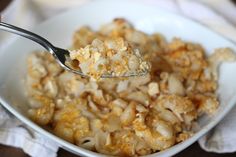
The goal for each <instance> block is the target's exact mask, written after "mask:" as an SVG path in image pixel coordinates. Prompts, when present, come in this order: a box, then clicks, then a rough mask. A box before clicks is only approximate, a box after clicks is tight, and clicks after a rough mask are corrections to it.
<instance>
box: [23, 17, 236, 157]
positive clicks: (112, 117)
mask: <svg viewBox="0 0 236 157" xmlns="http://www.w3.org/2000/svg"><path fill="white" fill-rule="evenodd" d="M73 36H74V38H73V45H72V49H75V51H73V50H72V51H71V52H72V53H71V58H72V59H78V61H79V63H80V64H83V63H85V65H83V66H81V65H80V67H81V69H82V71H83V72H84V73H87V71H89V72H91V70H85V68H87V67H90V66H94V64H93V63H95V64H97V65H96V67H99V66H104V60H105V57H106V56H108V57H110V56H112V57H113V58H114V57H116V58H115V59H113V58H112V59H113V60H110V62H109V65H110V64H113V62H114V64H116V65H115V66H113V67H116V68H118V69H120V70H117V69H115V70H114V71H122V70H123V69H124V70H126V69H125V68H124V66H123V65H128V68H130V69H132V70H137V68H138V66H139V65H140V64H139V60H138V58H137V57H136V56H130V55H132V53H131V52H130V51H131V50H133V51H136V52H137V53H138V54H139V51H141V52H143V54H142V55H143V56H144V58H145V59H146V60H147V61H149V62H150V63H151V71H150V73H149V74H147V75H144V76H140V77H130V78H108V79H101V80H98V81H97V82H96V80H91V79H88V78H82V77H81V76H78V75H76V74H73V73H69V72H67V71H64V70H63V69H62V68H61V67H59V65H58V64H57V62H56V61H55V60H54V59H53V57H52V56H51V55H50V54H49V53H45V52H41V53H40V52H38V53H33V54H30V55H29V57H28V73H27V78H26V86H27V93H28V97H29V106H30V108H29V110H28V114H29V117H30V118H31V119H32V120H33V121H35V122H36V123H38V124H39V125H42V126H45V125H47V127H48V128H50V129H51V131H52V132H53V133H54V134H56V135H57V136H59V137H61V138H63V139H65V140H67V141H69V142H71V143H73V144H76V145H78V146H80V147H83V148H86V149H89V150H92V151H96V152H99V153H103V154H106V155H115V156H141V155H148V154H152V153H155V152H158V151H162V150H165V149H167V148H169V147H171V146H173V145H175V144H177V143H180V142H182V141H185V140H187V139H188V138H189V137H191V136H192V135H193V134H194V130H193V128H194V125H196V123H195V122H196V119H197V118H198V117H199V116H201V115H202V114H209V115H212V114H214V113H215V112H216V110H217V108H218V106H219V101H218V97H217V95H216V93H215V91H216V89H217V86H218V82H217V81H218V73H217V70H218V66H219V64H220V63H221V62H224V61H235V60H236V56H235V54H234V53H233V52H232V50H230V49H229V48H219V49H216V50H215V52H214V53H213V54H212V55H211V56H209V57H206V56H205V55H206V54H205V50H204V48H203V47H202V46H201V45H199V44H196V43H191V42H186V41H183V40H181V39H179V38H174V39H173V40H172V41H170V42H167V41H166V39H165V38H164V36H163V35H161V34H159V33H154V34H150V35H148V34H146V33H144V32H141V31H138V30H136V29H135V28H134V27H133V26H132V24H130V23H129V22H128V21H126V20H125V19H119V18H117V19H114V20H113V21H112V22H111V23H108V24H105V25H103V26H102V27H101V28H100V29H99V30H98V31H93V30H92V29H91V28H89V27H87V26H83V27H81V28H80V29H78V30H77V31H76V32H75V33H74V35H73ZM90 44H91V45H90ZM86 45H88V46H86ZM84 46H85V48H82V47H84ZM111 48H112V49H111ZM77 49H79V51H78V50H77ZM104 49H105V50H104ZM115 51H119V52H118V53H115ZM112 53H114V54H112ZM109 54H110V56H109ZM102 55H103V57H100V56H102ZM117 55H123V58H122V57H120V56H117ZM85 56H87V57H85ZM90 56H92V57H90ZM139 56H141V55H140V54H139ZM117 58H118V59H117ZM86 59H88V60H86ZM91 59H92V60H91ZM90 61H91V62H90ZM145 63H146V62H145ZM146 64H147V63H146ZM101 68H102V67H101ZM105 69H106V68H105ZM97 71H98V69H94V71H93V75H92V76H93V77H95V78H96V77H99V75H100V73H98V72H97ZM103 73H104V72H103Z"/></svg>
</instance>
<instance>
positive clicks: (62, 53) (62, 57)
mask: <svg viewBox="0 0 236 157" xmlns="http://www.w3.org/2000/svg"><path fill="white" fill-rule="evenodd" d="M0 30H4V31H7V32H10V33H14V34H17V35H20V36H22V37H25V38H28V39H30V40H32V41H35V42H36V43H38V44H40V45H42V46H43V47H44V48H45V49H46V50H47V51H48V52H49V53H51V54H52V55H53V57H54V58H55V59H56V61H57V62H58V63H59V64H60V66H61V67H62V68H64V69H65V70H68V71H70V72H73V73H76V74H79V75H81V76H83V77H88V76H87V75H85V74H84V73H83V72H81V71H79V70H75V69H72V68H71V67H69V66H67V65H66V64H65V62H66V58H67V57H69V51H68V50H65V49H62V48H58V47H55V46H53V45H52V44H51V43H50V42H49V41H47V40H46V39H45V38H43V37H41V36H39V35H37V34H35V33H32V32H30V31H27V30H25V29H22V28H19V27H16V26H13V25H10V24H7V23H4V22H0ZM146 73H147V71H144V72H140V73H134V72H133V73H127V74H124V75H122V76H113V75H111V74H103V75H102V76H101V77H102V78H112V77H132V76H141V75H145V74H146Z"/></svg>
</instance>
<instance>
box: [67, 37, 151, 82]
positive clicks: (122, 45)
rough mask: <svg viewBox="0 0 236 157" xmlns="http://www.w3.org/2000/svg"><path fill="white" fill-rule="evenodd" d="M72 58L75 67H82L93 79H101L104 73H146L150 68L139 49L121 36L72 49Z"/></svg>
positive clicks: (118, 74) (119, 74)
mask: <svg viewBox="0 0 236 157" xmlns="http://www.w3.org/2000/svg"><path fill="white" fill-rule="evenodd" d="M70 59H71V60H72V62H73V63H74V64H73V67H74V68H80V69H81V71H82V72H83V73H84V74H85V75H88V76H90V77H91V78H93V79H99V78H100V77H101V76H102V75H111V76H112V77H122V76H130V75H144V74H146V73H147V72H148V70H149V68H150V67H149V64H148V63H147V62H145V61H143V59H142V56H141V54H140V52H139V50H138V49H133V48H132V47H131V45H130V44H129V43H128V42H127V41H125V40H124V39H123V38H121V37H117V38H109V39H105V40H104V41H102V40H100V39H94V40H93V41H92V43H91V44H90V45H87V46H86V47H84V48H80V49H79V50H73V51H70ZM76 63H77V64H76Z"/></svg>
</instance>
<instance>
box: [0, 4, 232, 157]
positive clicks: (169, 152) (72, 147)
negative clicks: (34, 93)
mask: <svg viewBox="0 0 236 157" xmlns="http://www.w3.org/2000/svg"><path fill="white" fill-rule="evenodd" d="M120 2H122V3H132V4H133V3H134V1H125V0H120V1H119V2H118V3H120ZM103 3H117V1H116V2H114V1H109V0H100V1H91V2H89V3H87V4H86V5H83V6H80V7H79V8H81V7H89V5H90V4H98V5H101V4H103ZM136 4H137V5H140V4H141V5H146V6H148V7H150V8H155V9H158V11H159V12H162V13H164V14H167V15H170V16H172V17H175V18H178V19H181V20H182V21H184V22H187V23H191V24H193V25H198V26H199V27H200V28H201V29H205V30H207V31H208V32H212V33H214V34H216V35H217V36H218V37H219V38H223V39H225V40H227V41H228V42H229V43H231V44H232V45H235V44H234V43H233V42H232V41H230V40H229V39H227V38H225V37H223V36H221V35H219V33H216V32H214V31H212V30H211V29H209V28H207V27H205V26H204V25H202V24H199V23H197V22H195V21H193V20H191V19H188V18H186V17H183V16H181V15H178V14H175V13H172V12H168V11H166V10H163V9H161V8H158V7H154V6H151V5H148V4H143V3H141V2H140V3H139V2H138V3H135V5H136ZM74 10H76V8H75V9H72V10H69V11H66V12H64V13H61V14H58V15H57V16H55V17H53V18H50V19H48V20H46V21H44V22H43V23H41V24H40V25H38V26H37V27H34V29H36V28H39V27H41V26H44V25H47V23H49V22H50V21H53V20H56V19H58V18H60V17H61V16H63V15H66V14H67V13H69V12H72V11H74ZM17 39H18V38H17ZM15 42H17V40H15V41H14V42H12V43H11V44H10V45H12V44H13V45H14V43H15ZM235 102H236V96H234V97H233V98H232V100H230V102H229V103H228V104H227V106H226V107H225V108H224V110H223V111H222V112H221V113H220V114H219V115H218V116H216V117H215V119H214V120H212V121H211V122H209V123H208V124H206V126H205V127H203V128H202V129H200V130H199V131H198V132H197V133H195V134H194V135H193V136H192V137H190V138H189V139H187V140H186V141H184V142H181V143H179V144H176V145H174V146H172V147H170V148H168V149H166V150H163V151H161V152H157V153H153V154H150V155H147V157H154V156H156V155H158V156H160V157H166V156H172V155H174V154H176V153H178V152H180V151H182V150H183V149H185V148H186V147H188V146H190V145H191V144H193V143H194V142H196V141H197V140H198V139H199V138H200V137H202V136H203V135H204V134H206V133H207V132H208V131H209V130H210V129H212V128H213V127H214V126H215V125H216V124H217V123H219V122H220V120H222V119H223V118H224V117H225V115H226V114H227V113H228V112H229V111H230V110H231V109H232V108H233V107H234V105H235ZM0 103H1V104H2V106H3V107H4V108H6V109H7V110H8V111H9V112H10V113H12V114H13V115H14V116H15V117H16V118H17V119H19V120H20V121H21V122H23V123H24V124H26V125H27V126H29V127H30V128H32V129H33V130H34V131H36V132H38V133H40V134H41V135H44V136H45V137H48V138H50V139H52V140H53V141H55V142H56V143H57V144H58V146H59V147H62V148H64V149H66V150H68V151H70V152H72V153H75V154H80V155H83V156H107V155H104V154H100V153H96V152H92V151H89V150H87V149H84V148H81V147H79V146H76V145H74V144H71V143H69V142H67V141H65V140H63V139H61V138H59V137H57V136H56V135H54V134H52V133H50V132H48V131H46V130H45V129H43V128H42V127H40V126H39V125H37V124H36V123H34V122H32V121H31V120H30V119H28V118H27V117H26V116H24V115H23V114H21V113H20V112H18V111H17V110H16V109H15V108H14V107H13V105H11V104H8V103H7V101H6V100H5V98H4V97H2V96H1V95H0Z"/></svg>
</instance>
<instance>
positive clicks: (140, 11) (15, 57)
mask: <svg viewBox="0 0 236 157" xmlns="http://www.w3.org/2000/svg"><path fill="white" fill-rule="evenodd" d="M114 6H116V9H115V10H114V8H113V7H114ZM104 8H105V9H104ZM75 15H76V16H75ZM114 17H125V18H126V19H128V20H129V21H131V22H132V23H133V24H134V25H135V26H136V28H138V29H140V30H142V31H145V32H147V33H152V32H156V31H157V32H161V33H163V34H164V35H165V36H167V38H168V39H171V38H172V37H173V36H179V37H181V38H183V39H185V40H191V41H196V42H200V43H201V44H203V45H204V47H205V48H206V49H207V51H208V52H209V53H210V52H211V51H212V50H213V49H215V48H217V47H223V46H229V47H231V48H233V49H236V46H235V45H234V44H232V43H231V42H229V41H227V40H226V39H224V38H222V37H220V36H219V35H217V34H215V33H213V32H212V31H210V30H208V29H206V28H204V27H202V26H200V25H198V24H196V23H194V22H192V21H189V20H187V19H184V18H182V17H179V16H177V15H173V14H171V13H167V12H165V11H162V10H160V9H158V8H156V7H150V6H145V5H143V4H142V5H139V4H134V3H129V2H124V1H122V3H121V1H119V2H118V1H116V2H114V1H112V2H111V1H98V2H93V3H90V4H88V5H86V6H83V7H81V8H80V9H79V10H78V9H76V10H72V11H70V12H67V13H65V14H62V15H60V16H58V17H55V18H53V19H51V20H49V21H46V22H45V23H43V24H42V25H40V26H38V27H37V28H35V29H34V31H35V32H37V33H39V34H40V35H42V36H44V37H46V38H48V39H49V40H50V41H53V43H54V44H55V45H57V46H60V47H67V46H69V45H70V43H71V37H72V34H73V32H74V31H75V30H76V29H77V28H78V27H80V26H82V25H84V24H88V25H90V26H92V27H93V28H95V29H96V28H98V27H99V26H100V25H101V24H103V23H106V22H109V21H111V20H112V19H113V18H114ZM62 19H63V20H62ZM94 26H95V27H94ZM35 49H38V46H36V45H34V44H32V43H30V42H29V41H27V40H23V39H22V38H21V39H18V40H16V41H15V42H14V43H13V44H12V45H11V46H9V47H8V48H7V49H6V50H5V51H3V52H1V54H0V62H1V63H2V66H1V67H0V95H1V102H2V103H3V105H4V106H5V107H6V108H7V109H8V110H9V111H10V112H12V113H13V114H14V115H15V116H17V117H18V118H19V119H20V120H22V121H23V122H24V123H26V124H27V125H29V126H30V127H32V128H33V129H34V130H36V131H37V132H39V133H41V134H43V135H44V136H46V137H48V138H49V139H52V140H54V141H55V142H56V143H58V145H61V146H63V147H64V148H66V149H68V150H70V151H73V152H75V153H77V154H81V155H83V156H85V155H87V156H95V155H97V153H93V152H90V151H87V150H84V149H82V148H79V147H77V146H75V145H72V144H70V143H68V142H65V141H64V140H61V139H59V138H58V137H56V136H54V135H52V134H50V133H48V132H47V131H45V130H43V129H42V128H40V127H38V126H37V125H35V124H34V123H33V122H31V121H30V120H28V119H27V118H26V117H25V116H23V115H24V107H26V106H25V104H26V101H25V99H24V98H25V97H24V95H23V90H24V87H23V86H22V81H21V80H22V78H23V77H24V73H25V69H26V65H25V57H26V55H27V53H29V52H31V51H32V50H35ZM235 68H236V64H225V65H224V66H223V67H222V68H221V72H224V73H223V75H221V77H220V88H219V94H220V98H221V106H220V109H219V112H218V113H217V114H216V116H214V117H211V118H207V117H205V118H204V117H203V118H202V119H201V120H200V121H199V122H200V124H201V126H202V128H201V130H199V132H197V133H196V134H195V135H194V136H193V137H192V138H190V139H188V140H187V141H185V142H183V143H181V144H178V145H176V146H174V147H172V148H170V149H168V150H166V151H163V152H160V153H156V154H153V155H150V156H155V155H157V154H158V155H159V156H162V157H166V156H171V155H173V154H175V153H177V152H179V151H181V150H183V149H184V148H186V147H187V146H189V145H190V144H192V143H193V142H195V141H196V140H197V139H198V138H199V137H201V136H202V135H203V134H205V133H206V132H207V131H209V129H211V128H212V127H213V126H215V125H216V124H217V123H218V122H219V121H220V120H221V119H222V118H223V117H224V116H225V114H226V113H227V112H228V111H229V110H230V109H231V108H232V107H233V105H234V103H235V101H236V98H235V94H236V84H235V83H234V80H235V79H236V74H235V73H233V72H234V69H235ZM6 69H9V70H6ZM17 106H18V107H17ZM19 106H20V108H19ZM21 113H22V114H21Z"/></svg>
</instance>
